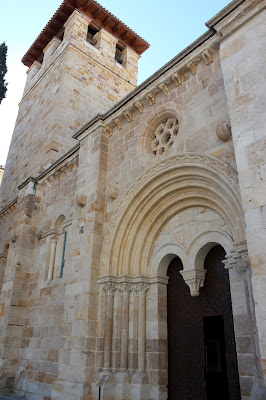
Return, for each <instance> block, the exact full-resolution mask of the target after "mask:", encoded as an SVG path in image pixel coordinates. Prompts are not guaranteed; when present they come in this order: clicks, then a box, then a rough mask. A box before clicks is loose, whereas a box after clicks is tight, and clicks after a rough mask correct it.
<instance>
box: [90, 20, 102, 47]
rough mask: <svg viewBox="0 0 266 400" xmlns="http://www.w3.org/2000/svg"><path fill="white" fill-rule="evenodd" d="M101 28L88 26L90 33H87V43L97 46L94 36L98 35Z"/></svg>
mask: <svg viewBox="0 0 266 400" xmlns="http://www.w3.org/2000/svg"><path fill="white" fill-rule="evenodd" d="M99 30H100V29H99V28H98V27H96V26H95V25H92V24H90V25H89V26H88V32H87V42H89V43H90V44H92V45H93V46H94V45H95V43H96V41H95V38H94V35H96V33H97V32H99Z"/></svg>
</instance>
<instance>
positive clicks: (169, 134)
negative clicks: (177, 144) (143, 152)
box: [151, 118, 178, 156]
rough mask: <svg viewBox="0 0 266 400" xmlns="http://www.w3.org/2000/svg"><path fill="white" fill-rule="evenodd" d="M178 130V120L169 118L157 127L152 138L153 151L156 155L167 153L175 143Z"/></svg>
mask: <svg viewBox="0 0 266 400" xmlns="http://www.w3.org/2000/svg"><path fill="white" fill-rule="evenodd" d="M177 132H178V120H177V119H176V118H167V119H165V120H164V121H163V122H161V123H160V125H159V126H158V127H157V128H156V130H155V132H154V134H153V135H152V138H151V151H152V153H153V154H154V155H155V156H160V155H162V154H164V153H166V152H167V151H168V150H169V149H170V148H171V146H172V145H173V143H174V141H175V138H176V136H177Z"/></svg>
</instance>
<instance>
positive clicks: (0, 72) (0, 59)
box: [0, 42, 7, 104]
mask: <svg viewBox="0 0 266 400" xmlns="http://www.w3.org/2000/svg"><path fill="white" fill-rule="evenodd" d="M6 53H7V46H6V44H5V42H4V43H2V44H0V104H1V102H2V100H3V99H4V98H5V97H6V91H7V83H6V82H5V74H6V73H7V67H6Z"/></svg>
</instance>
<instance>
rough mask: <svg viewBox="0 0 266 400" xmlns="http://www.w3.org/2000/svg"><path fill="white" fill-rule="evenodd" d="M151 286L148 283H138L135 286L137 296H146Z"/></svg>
mask: <svg viewBox="0 0 266 400" xmlns="http://www.w3.org/2000/svg"><path fill="white" fill-rule="evenodd" d="M149 287H150V285H148V284H147V283H137V284H136V285H135V287H134V290H135V293H136V294H137V296H145V295H146V292H147V290H148V289H149Z"/></svg>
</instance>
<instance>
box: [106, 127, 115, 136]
mask: <svg viewBox="0 0 266 400" xmlns="http://www.w3.org/2000/svg"><path fill="white" fill-rule="evenodd" d="M104 133H105V135H106V136H108V137H109V138H110V137H111V136H113V133H114V127H113V125H107V126H106V127H105V128H104Z"/></svg>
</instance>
